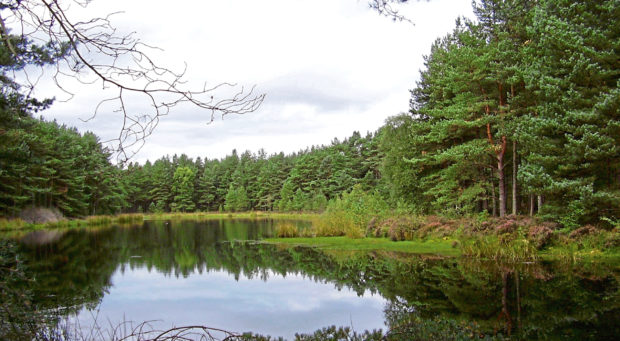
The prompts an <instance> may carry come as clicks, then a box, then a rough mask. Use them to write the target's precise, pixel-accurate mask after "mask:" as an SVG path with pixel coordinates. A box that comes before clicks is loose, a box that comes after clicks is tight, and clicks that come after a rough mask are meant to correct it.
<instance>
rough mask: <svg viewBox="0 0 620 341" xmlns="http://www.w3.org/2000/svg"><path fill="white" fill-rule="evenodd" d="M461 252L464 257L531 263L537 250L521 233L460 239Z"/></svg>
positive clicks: (536, 257) (536, 256)
mask: <svg viewBox="0 0 620 341" xmlns="http://www.w3.org/2000/svg"><path fill="white" fill-rule="evenodd" d="M461 252H462V254H463V255H464V256H466V257H475V258H482V259H492V260H496V261H510V262H517V261H532V260H536V259H538V250H537V249H536V246H535V245H534V244H532V243H531V242H530V241H529V240H528V239H527V238H526V237H525V235H524V234H523V233H522V232H520V231H519V232H517V233H509V234H500V235H488V236H484V235H473V236H468V237H464V238H463V237H462V238H461Z"/></svg>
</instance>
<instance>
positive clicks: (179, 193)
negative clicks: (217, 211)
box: [171, 167, 196, 212]
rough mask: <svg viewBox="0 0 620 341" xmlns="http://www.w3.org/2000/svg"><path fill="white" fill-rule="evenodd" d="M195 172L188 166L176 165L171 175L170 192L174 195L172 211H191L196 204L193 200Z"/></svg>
mask: <svg viewBox="0 0 620 341" xmlns="http://www.w3.org/2000/svg"><path fill="white" fill-rule="evenodd" d="M195 177H196V172H195V170H194V169H192V168H190V167H178V168H177V169H176V170H175V171H174V175H173V177H172V194H173V196H174V198H173V201H172V205H171V209H172V212H192V211H194V209H195V207H196V205H195V204H194V202H193V196H194V181H195Z"/></svg>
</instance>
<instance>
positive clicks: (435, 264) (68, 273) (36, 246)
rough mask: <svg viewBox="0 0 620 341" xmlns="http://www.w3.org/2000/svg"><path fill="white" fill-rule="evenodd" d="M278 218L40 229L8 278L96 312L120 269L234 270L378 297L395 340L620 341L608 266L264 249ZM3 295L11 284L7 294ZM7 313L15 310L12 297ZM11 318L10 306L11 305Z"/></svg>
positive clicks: (614, 281) (46, 301)
mask: <svg viewBox="0 0 620 341" xmlns="http://www.w3.org/2000/svg"><path fill="white" fill-rule="evenodd" d="M272 234H273V224H272V222H271V221H241V220H222V221H207V222H189V221H185V222H163V221H162V222H147V223H145V224H144V225H143V226H135V227H118V226H114V227H109V228H102V229H98V230H92V231H87V230H80V231H77V230H76V231H67V232H65V233H63V234H60V233H59V232H58V231H50V232H36V233H34V234H31V235H27V236H25V237H22V238H21V242H20V244H19V245H20V248H19V252H18V256H19V257H20V259H23V260H24V263H25V264H27V266H28V268H27V269H28V270H27V272H28V274H29V277H30V278H34V279H36V280H34V281H30V282H27V283H26V282H24V281H3V285H5V286H10V288H9V289H11V290H13V291H17V292H19V291H20V290H22V291H23V292H26V288H28V289H29V292H30V293H31V295H32V302H33V306H34V307H36V308H37V309H39V310H42V311H45V310H50V309H53V310H55V311H58V309H59V308H61V311H62V314H71V313H76V312H78V311H79V310H80V309H82V307H89V308H95V307H96V306H97V305H98V304H99V303H100V302H101V300H102V298H103V296H104V295H105V294H106V292H107V291H108V290H109V289H110V287H111V281H110V279H111V277H112V275H113V274H114V272H115V271H116V270H117V269H120V271H124V270H126V269H128V268H129V269H134V268H141V267H145V268H147V269H149V270H156V271H158V272H161V273H165V274H167V275H170V276H177V277H183V276H185V277H186V276H188V275H190V274H192V273H202V272H204V271H212V270H218V271H226V272H227V273H229V274H231V275H233V276H234V277H235V278H236V279H239V278H240V277H241V276H243V277H245V278H260V279H262V280H264V281H268V280H269V274H270V273H276V274H281V275H287V274H302V275H304V276H308V277H310V278H312V279H313V280H315V281H319V282H321V283H331V284H333V285H335V286H336V287H337V288H343V287H346V288H350V289H352V290H354V291H355V292H357V293H358V294H362V293H363V292H364V291H366V290H371V291H372V292H375V293H379V294H380V295H381V296H383V297H385V298H386V299H387V300H388V301H389V303H388V304H387V305H386V307H385V309H384V315H385V316H384V317H385V321H386V325H387V326H388V329H389V331H388V334H387V335H388V337H389V338H390V339H410V338H412V337H414V338H419V339H454V338H456V339H459V338H470V337H481V336H482V337H491V336H493V337H495V338H503V337H511V338H512V339H537V338H563V339H584V340H585V339H592V340H594V339H607V338H609V339H613V337H615V335H620V329H619V328H620V327H619V326H620V309H619V307H620V303H619V300H618V291H619V286H618V274H619V273H618V268H617V267H615V266H608V265H604V264H585V265H573V264H560V263H554V262H539V263H533V264H496V263H494V262H483V261H476V260H471V259H464V258H441V257H435V256H413V255H406V254H398V253H388V252H365V253H351V252H346V253H345V252H342V253H341V252H329V253H326V252H322V251H319V250H316V249H312V248H306V247H291V248H283V247H279V246H275V245H270V244H261V243H257V242H254V241H249V240H256V239H259V238H261V237H264V236H270V235H272ZM3 289H5V288H3ZM3 301H4V302H2V303H3V305H7V304H12V303H11V302H10V301H9V300H7V299H6V297H4V296H3ZM5 310H6V309H5Z"/></svg>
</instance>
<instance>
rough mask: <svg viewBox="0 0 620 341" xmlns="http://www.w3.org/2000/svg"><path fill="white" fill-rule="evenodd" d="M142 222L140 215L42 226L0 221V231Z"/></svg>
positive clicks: (93, 217) (98, 217) (68, 221)
mask: <svg viewBox="0 0 620 341" xmlns="http://www.w3.org/2000/svg"><path fill="white" fill-rule="evenodd" d="M142 221H144V216H143V215H142V214H119V215H115V216H114V215H98V216H88V217H86V218H84V219H63V220H58V221H54V222H47V223H42V224H30V223H26V222H24V221H23V220H21V219H10V220H7V219H4V218H2V219H0V231H19V230H41V229H58V228H78V227H96V226H106V225H110V224H121V225H128V224H139V223H142Z"/></svg>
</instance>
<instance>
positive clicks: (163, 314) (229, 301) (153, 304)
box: [79, 267, 386, 339]
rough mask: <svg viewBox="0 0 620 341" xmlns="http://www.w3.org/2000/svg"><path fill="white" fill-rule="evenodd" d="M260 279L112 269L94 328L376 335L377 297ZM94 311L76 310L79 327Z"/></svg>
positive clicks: (302, 280)
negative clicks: (325, 330)
mask: <svg viewBox="0 0 620 341" xmlns="http://www.w3.org/2000/svg"><path fill="white" fill-rule="evenodd" d="M266 273H267V275H268V276H267V278H266V280H263V279H261V278H260V276H256V277H254V278H251V279H250V278H247V277H244V276H240V277H239V279H238V280H236V279H235V276H234V275H232V274H229V273H227V272H226V271H213V270H211V271H209V272H207V271H203V272H202V273H199V272H194V273H192V274H190V275H189V276H187V277H185V278H184V277H183V276H179V277H176V276H173V275H167V274H163V273H160V272H157V271H155V270H152V271H149V270H148V269H147V268H146V267H140V268H134V269H130V268H129V267H125V270H124V271H121V270H120V267H119V270H117V271H116V272H115V273H114V275H113V277H112V283H113V286H112V288H110V290H109V293H107V294H106V295H105V296H104V298H103V301H102V302H101V304H100V306H99V307H98V309H99V312H98V317H97V321H98V323H99V324H102V323H103V324H105V325H109V322H111V323H112V325H116V324H118V323H121V322H123V321H133V322H142V321H149V320H153V321H156V322H154V323H152V325H153V326H155V327H156V328H158V329H165V328H169V327H172V326H184V325H205V326H209V327H216V328H221V329H225V330H229V331H234V332H245V331H252V332H254V333H260V334H263V335H271V336H283V337H285V338H287V339H291V338H293V337H294V334H295V333H296V332H307V333H310V332H313V331H315V330H316V329H319V328H322V327H326V326H330V325H334V324H335V325H337V326H353V329H354V330H358V331H363V330H365V329H368V330H372V329H380V328H381V329H383V330H385V324H384V322H383V321H384V319H383V307H384V305H385V303H386V300H385V299H384V298H382V297H381V296H380V295H377V294H374V295H373V294H371V293H370V292H368V291H367V292H365V293H364V295H363V296H362V297H359V296H358V295H357V294H356V293H355V292H354V291H351V290H349V289H347V288H342V289H341V290H338V289H337V288H336V287H335V286H334V285H333V284H330V283H319V282H316V281H314V280H312V279H310V278H308V277H307V276H302V275H295V274H288V275H286V276H285V277H283V276H282V275H280V274H276V273H274V272H271V271H267V272H266ZM94 314H95V313H94V312H89V311H86V310H82V312H81V313H80V315H79V321H80V325H82V326H87V325H88V326H89V325H91V322H92V319H93V317H92V316H93V315H94Z"/></svg>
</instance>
